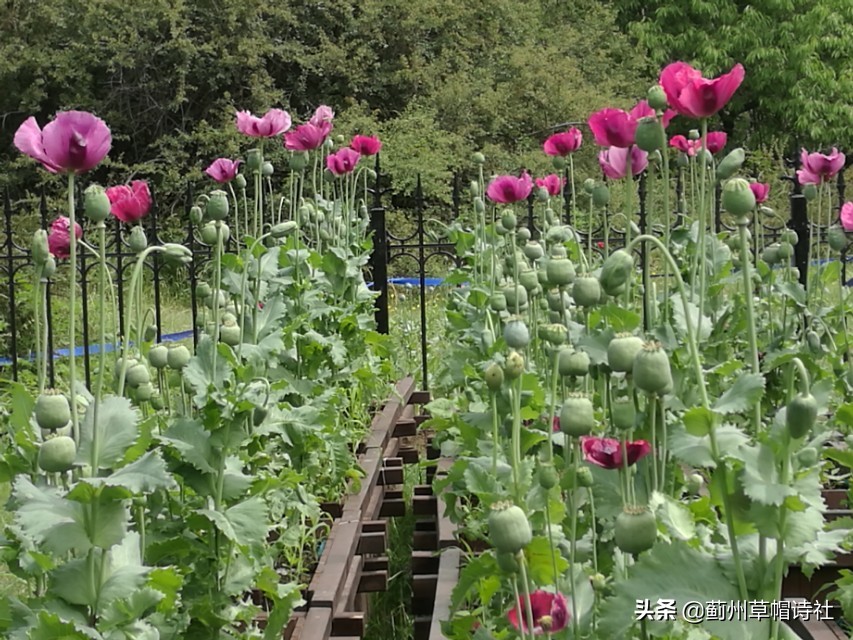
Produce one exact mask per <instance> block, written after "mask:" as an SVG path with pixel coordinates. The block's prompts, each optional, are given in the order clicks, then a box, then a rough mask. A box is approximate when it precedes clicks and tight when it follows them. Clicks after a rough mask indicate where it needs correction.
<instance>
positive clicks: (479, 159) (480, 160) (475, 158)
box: [471, 151, 486, 164]
mask: <svg viewBox="0 0 853 640" xmlns="http://www.w3.org/2000/svg"><path fill="white" fill-rule="evenodd" d="M471 162H473V163H474V164H485V163H486V156H484V155H483V154H482V153H480V152H479V151H477V152H476V153H473V154H471Z"/></svg>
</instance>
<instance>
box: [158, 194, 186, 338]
mask: <svg viewBox="0 0 853 640" xmlns="http://www.w3.org/2000/svg"><path fill="white" fill-rule="evenodd" d="M148 218H149V220H148V223H149V229H150V233H151V238H152V240H153V241H154V242H155V243H157V244H161V242H160V234H159V233H158V225H157V222H158V221H157V200H154V199H153V198H152V203H151V213H149V214H148ZM151 260H152V262H151V270H152V271H153V272H154V324H155V325H156V326H157V342H160V338H161V337H162V335H163V312H162V309H161V305H160V252H159V251H155V252H154V254H153V255H152V256H151ZM190 295H191V296H194V295H195V291H194V290H193V292H191V293H190Z"/></svg>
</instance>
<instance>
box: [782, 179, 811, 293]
mask: <svg viewBox="0 0 853 640" xmlns="http://www.w3.org/2000/svg"><path fill="white" fill-rule="evenodd" d="M790 180H791V182H792V183H793V188H792V189H791V193H790V195H789V196H788V199H789V202H790V205H791V218H790V219H789V220H788V225H787V226H788V228H790V229H793V230H794V231H796V232H797V238H798V241H797V244H796V246H795V247H794V263H795V264H796V265H797V269H798V270H799V272H800V284H801V285H803V286H804V287H805V286H807V283H808V281H809V244H810V242H811V229H810V228H809V206H808V203H807V202H806V197H805V196H804V195H803V190H802V187H801V185H800V181H799V180H797V174H796V172H795V173H794V175H793V176H792V177H791V178H790Z"/></svg>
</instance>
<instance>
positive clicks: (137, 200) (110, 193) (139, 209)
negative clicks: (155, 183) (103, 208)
mask: <svg viewBox="0 0 853 640" xmlns="http://www.w3.org/2000/svg"><path fill="white" fill-rule="evenodd" d="M106 193H107V197H108V198H109V199H110V204H111V205H112V206H111V207H110V213H111V214H113V215H114V216H115V217H116V218H118V219H119V220H121V221H122V222H127V223H128V224H132V223H134V222H138V221H139V220H141V219H142V218H144V217H145V216H146V214H147V213H148V211H149V210H150V209H151V192H150V191H148V183H147V182H145V180H134V181H133V182H131V183H130V186H128V185H126V184H122V185H119V186H117V187H110V188H109V189H107V191H106Z"/></svg>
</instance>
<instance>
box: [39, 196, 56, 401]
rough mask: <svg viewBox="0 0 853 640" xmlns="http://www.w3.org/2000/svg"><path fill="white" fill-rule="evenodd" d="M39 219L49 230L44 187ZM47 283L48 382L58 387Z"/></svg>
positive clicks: (44, 227) (49, 285)
mask: <svg viewBox="0 0 853 640" xmlns="http://www.w3.org/2000/svg"><path fill="white" fill-rule="evenodd" d="M39 218H40V219H41V228H42V229H44V230H47V229H48V226H47V197H46V196H45V195H44V187H42V189H41V196H40V197H39ZM46 280H47V282H46V283H45V285H44V310H45V317H46V320H45V322H46V323H47V345H46V346H47V353H48V357H47V368H48V380H49V381H50V382H49V384H50V386H51V387H55V386H56V366H55V365H54V361H53V309H52V308H51V304H50V297H51V296H50V290H51V287H52V283H51V281H50V278H47V279H46Z"/></svg>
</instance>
